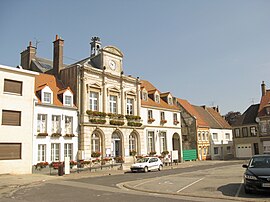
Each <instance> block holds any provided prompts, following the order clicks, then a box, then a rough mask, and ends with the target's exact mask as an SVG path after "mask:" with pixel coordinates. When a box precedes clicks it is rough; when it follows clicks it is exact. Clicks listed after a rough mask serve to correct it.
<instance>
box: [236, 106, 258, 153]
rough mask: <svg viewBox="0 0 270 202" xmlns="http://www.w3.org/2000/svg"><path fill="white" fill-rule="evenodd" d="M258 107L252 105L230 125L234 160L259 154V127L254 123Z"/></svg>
mask: <svg viewBox="0 0 270 202" xmlns="http://www.w3.org/2000/svg"><path fill="white" fill-rule="evenodd" d="M259 107H260V105H259V104H253V105H251V106H249V108H248V109H247V110H246V111H245V112H244V113H243V114H242V115H241V116H238V117H237V119H236V121H235V122H234V123H233V124H232V128H233V143H234V148H235V157H236V158H250V157H251V156H253V155H255V154H260V153H262V152H260V151H259V150H261V151H262V149H259V145H260V144H261V141H260V137H259V134H258V128H259V125H258V123H257V122H256V117H257V114H258V110H259Z"/></svg>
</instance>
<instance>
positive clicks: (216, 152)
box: [214, 147, 218, 155]
mask: <svg viewBox="0 0 270 202" xmlns="http://www.w3.org/2000/svg"><path fill="white" fill-rule="evenodd" d="M214 155H218V147H214Z"/></svg>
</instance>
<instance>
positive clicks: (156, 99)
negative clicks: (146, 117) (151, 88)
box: [155, 94, 160, 103]
mask: <svg viewBox="0 0 270 202" xmlns="http://www.w3.org/2000/svg"><path fill="white" fill-rule="evenodd" d="M155 102H157V103H159V102H160V98H159V95H158V94H156V95H155Z"/></svg>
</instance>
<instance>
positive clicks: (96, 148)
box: [91, 133, 100, 152]
mask: <svg viewBox="0 0 270 202" xmlns="http://www.w3.org/2000/svg"><path fill="white" fill-rule="evenodd" d="M91 149H92V152H100V137H99V135H98V134H95V133H93V134H92V137H91Z"/></svg>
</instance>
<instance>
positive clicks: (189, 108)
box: [177, 98, 209, 127]
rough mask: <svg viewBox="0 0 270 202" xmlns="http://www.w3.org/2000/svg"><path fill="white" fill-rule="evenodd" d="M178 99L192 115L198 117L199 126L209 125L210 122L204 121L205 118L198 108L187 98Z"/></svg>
mask: <svg viewBox="0 0 270 202" xmlns="http://www.w3.org/2000/svg"><path fill="white" fill-rule="evenodd" d="M177 101H178V102H179V104H181V105H182V107H183V108H184V109H185V110H186V111H187V112H188V113H189V114H190V115H191V116H193V117H195V118H196V119H197V125H198V126H199V127H209V125H208V123H206V122H205V121H204V119H203V118H202V117H201V116H200V114H199V113H198V112H197V111H196V109H195V108H194V107H193V106H192V105H191V104H190V103H189V102H188V101H187V100H183V99H180V98H177Z"/></svg>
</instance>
